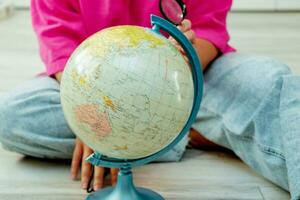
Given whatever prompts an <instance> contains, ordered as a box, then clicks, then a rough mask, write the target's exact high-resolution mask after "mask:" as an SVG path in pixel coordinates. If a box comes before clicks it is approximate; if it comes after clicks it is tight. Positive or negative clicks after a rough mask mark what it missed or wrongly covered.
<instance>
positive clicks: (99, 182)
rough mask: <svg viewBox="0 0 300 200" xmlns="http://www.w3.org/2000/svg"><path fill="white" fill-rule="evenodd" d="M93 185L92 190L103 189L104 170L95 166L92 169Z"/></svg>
mask: <svg viewBox="0 0 300 200" xmlns="http://www.w3.org/2000/svg"><path fill="white" fill-rule="evenodd" d="M94 170H95V171H94V185H93V188H94V190H95V191H97V190H99V189H100V188H102V187H103V184H104V168H103V167H97V166H95V169H94Z"/></svg>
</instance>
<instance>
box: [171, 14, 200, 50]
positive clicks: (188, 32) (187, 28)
mask: <svg viewBox="0 0 300 200" xmlns="http://www.w3.org/2000/svg"><path fill="white" fill-rule="evenodd" d="M177 28H178V29H179V30H180V31H181V32H182V33H183V34H184V35H185V36H186V37H187V39H188V40H189V41H190V42H191V43H192V44H193V45H195V43H196V34H195V32H194V31H193V30H192V23H191V21H190V20H188V19H184V20H183V21H182V22H181V24H180V25H179V26H177ZM169 40H170V41H171V42H172V43H173V44H174V45H175V47H176V48H177V49H178V50H179V51H180V52H181V53H182V54H183V55H185V53H184V50H183V49H182V47H181V45H179V44H178V42H177V41H176V40H175V39H174V38H172V37H169Z"/></svg>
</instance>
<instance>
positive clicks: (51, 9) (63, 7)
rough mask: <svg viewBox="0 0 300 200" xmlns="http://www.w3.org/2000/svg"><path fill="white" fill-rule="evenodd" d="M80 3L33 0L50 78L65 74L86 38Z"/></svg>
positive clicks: (32, 4)
mask: <svg viewBox="0 0 300 200" xmlns="http://www.w3.org/2000/svg"><path fill="white" fill-rule="evenodd" d="M76 4H78V3H77V1H76V0H31V16H32V24H33V28H34V30H35V32H36V35H37V37H38V42H39V47H40V56H41V59H42V61H43V62H44V64H45V66H46V69H47V74H48V75H53V74H55V73H57V72H60V71H63V70H64V67H65V64H66V62H67V60H68V58H69V57H70V55H71V54H72V52H73V51H74V49H75V48H76V47H77V46H78V45H79V44H80V43H81V41H83V40H84V39H85V38H86V33H85V28H84V25H83V22H82V19H81V16H80V13H78V11H76V10H78V9H77V8H76V6H77V5H76Z"/></svg>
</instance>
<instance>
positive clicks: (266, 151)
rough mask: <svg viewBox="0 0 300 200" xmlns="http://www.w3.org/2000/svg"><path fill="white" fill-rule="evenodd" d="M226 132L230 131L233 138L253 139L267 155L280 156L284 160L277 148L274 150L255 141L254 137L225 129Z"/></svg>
mask: <svg viewBox="0 0 300 200" xmlns="http://www.w3.org/2000/svg"><path fill="white" fill-rule="evenodd" d="M227 131H228V133H230V135H231V136H233V137H235V138H240V139H242V140H244V141H254V144H256V145H257V146H258V147H259V149H260V150H262V152H264V153H266V154H269V155H273V156H276V157H278V158H281V159H282V160H284V161H285V157H284V155H283V153H281V152H278V151H277V150H275V149H274V148H271V147H269V146H266V145H263V144H262V143H260V142H257V140H256V139H255V138H254V137H249V136H238V135H235V134H233V133H232V132H231V131H229V130H228V129H227Z"/></svg>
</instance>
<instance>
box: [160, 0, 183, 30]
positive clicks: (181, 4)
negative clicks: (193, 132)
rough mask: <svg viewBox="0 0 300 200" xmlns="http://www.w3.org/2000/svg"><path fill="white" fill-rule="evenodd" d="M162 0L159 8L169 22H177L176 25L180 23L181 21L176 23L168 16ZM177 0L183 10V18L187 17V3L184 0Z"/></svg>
mask: <svg viewBox="0 0 300 200" xmlns="http://www.w3.org/2000/svg"><path fill="white" fill-rule="evenodd" d="M162 1H163V0H159V9H160V12H161V14H162V16H163V17H164V18H165V19H166V20H168V21H169V22H171V23H172V24H175V25H176V26H177V25H179V23H175V22H173V21H172V20H171V19H170V18H168V16H167V15H166V14H165V12H164V10H163V7H162ZM172 1H174V0H172ZM175 1H176V2H177V4H178V5H179V6H180V8H181V10H182V20H183V19H184V18H185V16H186V5H185V3H184V2H183V1H182V0H175Z"/></svg>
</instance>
